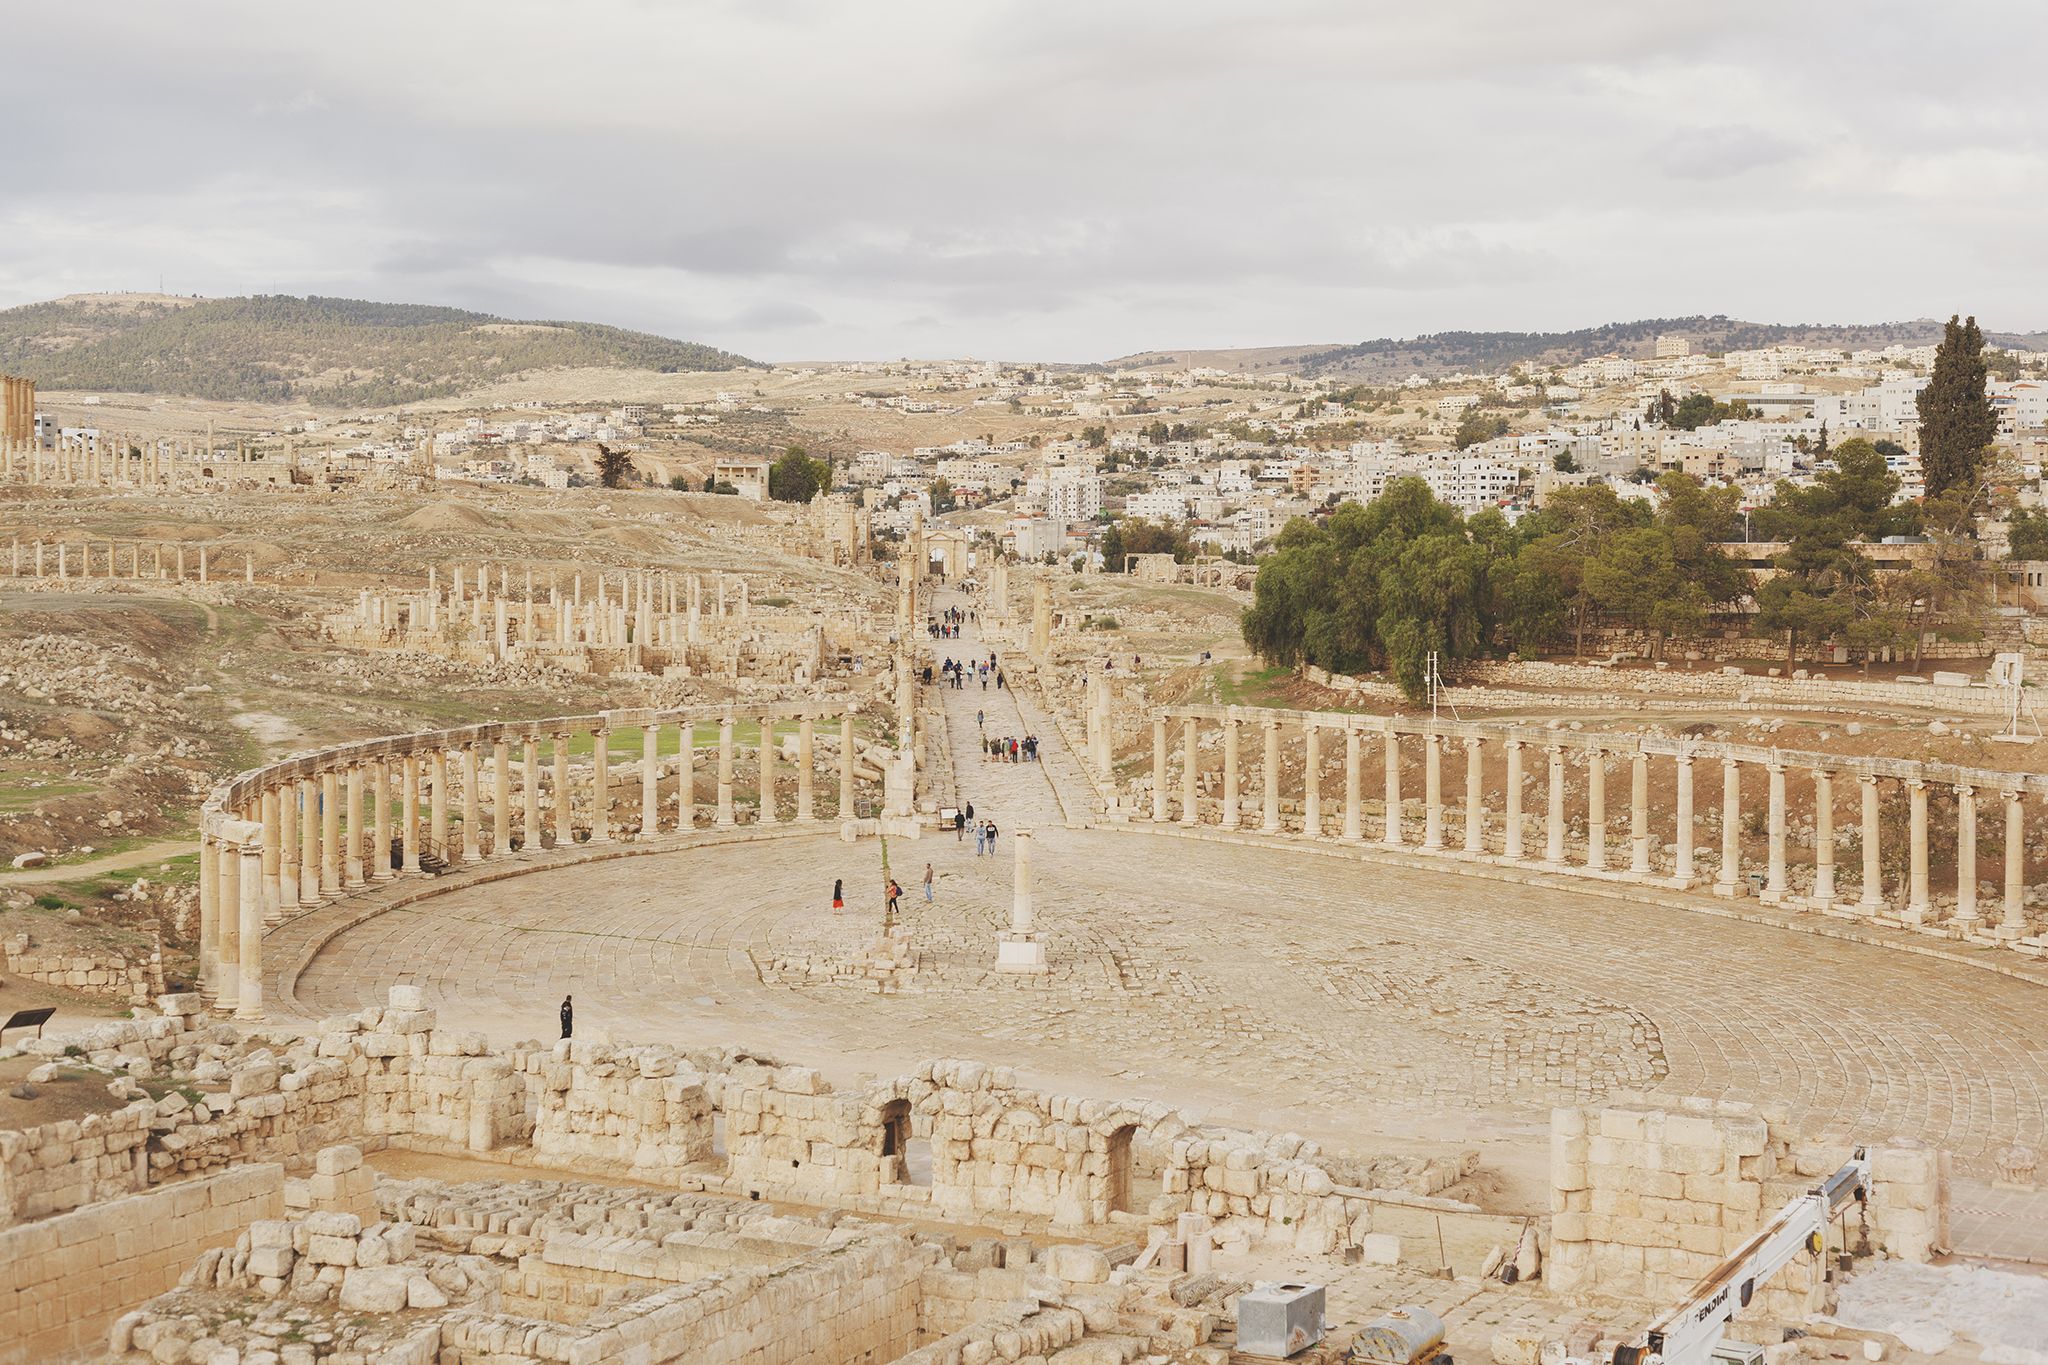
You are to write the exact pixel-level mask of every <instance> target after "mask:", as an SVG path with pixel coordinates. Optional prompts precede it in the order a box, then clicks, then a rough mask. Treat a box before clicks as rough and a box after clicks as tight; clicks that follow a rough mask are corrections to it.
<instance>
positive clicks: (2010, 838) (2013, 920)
mask: <svg viewBox="0 0 2048 1365" xmlns="http://www.w3.org/2000/svg"><path fill="white" fill-rule="evenodd" d="M2025 815H2026V812H2025V810H2024V808H2023V807H2022V805H2021V800H2020V790H2019V788H2017V787H2015V788H2013V789H2011V790H2010V791H2008V792H2006V794H2005V906H2004V909H2003V911H2002V913H2001V914H2000V916H1999V920H1998V936H1999V937H2000V938H2019V937H2021V936H2022V935H2024V934H2025V933H2026V932H2027V845H2026V828H2027V827H2026V822H2025Z"/></svg>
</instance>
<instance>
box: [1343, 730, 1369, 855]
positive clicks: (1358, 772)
mask: <svg viewBox="0 0 2048 1365" xmlns="http://www.w3.org/2000/svg"><path fill="white" fill-rule="evenodd" d="M1364 748H1365V741H1364V739H1363V738H1362V737H1361V736H1360V735H1359V733H1358V726H1357V725H1355V724H1353V723H1351V722H1350V721H1346V722H1345V723H1344V839H1345V841H1346V842H1347V843H1353V844H1355V843H1358V842H1359V841H1360V840H1362V839H1364V838H1365V790H1364V789H1365V774H1364V772H1363V771H1362V770H1363V767H1364V754H1363V752H1362V751H1363V749H1364Z"/></svg>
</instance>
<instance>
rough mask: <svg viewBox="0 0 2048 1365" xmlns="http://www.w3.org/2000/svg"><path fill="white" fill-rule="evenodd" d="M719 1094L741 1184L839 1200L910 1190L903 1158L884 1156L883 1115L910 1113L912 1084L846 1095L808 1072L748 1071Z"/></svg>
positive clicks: (733, 1169) (726, 1082) (732, 1166)
mask: <svg viewBox="0 0 2048 1365" xmlns="http://www.w3.org/2000/svg"><path fill="white" fill-rule="evenodd" d="M715 1088H716V1089H717V1091H718V1100H719V1107H720V1108H721V1109H722V1110H723V1111H724V1113H725V1150H726V1159H727V1162H728V1166H727V1169H728V1171H729V1172H730V1173H731V1175H732V1177H733V1178H734V1179H735V1180H739V1181H745V1182H759V1183H761V1184H764V1185H773V1186H777V1187H781V1188H785V1189H790V1190H795V1191H804V1192H809V1193H814V1194H817V1195H821V1196H827V1195H829V1196H839V1197H846V1196H854V1195H874V1194H879V1193H881V1191H882V1187H883V1186H884V1185H902V1184H903V1183H904V1180H905V1175H904V1163H903V1155H902V1153H900V1152H898V1153H894V1154H890V1155H884V1154H883V1148H884V1145H885V1143H884V1126H885V1113H884V1110H885V1108H886V1106H887V1105H888V1104H889V1103H890V1102H891V1101H894V1100H898V1099H903V1100H905V1110H906V1112H907V1111H908V1102H907V1096H908V1086H907V1085H905V1084H903V1083H900V1082H899V1083H894V1084H889V1085H883V1086H879V1087H876V1088H874V1089H872V1090H869V1091H867V1092H865V1093H862V1094H846V1095H841V1094H834V1093H833V1091H832V1087H831V1086H830V1085H828V1084H826V1082H825V1080H824V1078H823V1077H822V1076H820V1075H819V1074H818V1073H817V1072H816V1071H814V1070H811V1069H810V1068H808V1067H796V1066H784V1067H765V1066H742V1067H739V1068H736V1069H735V1070H734V1071H733V1072H732V1073H731V1074H730V1075H729V1076H727V1077H725V1078H724V1079H723V1081H722V1082H721V1083H719V1084H718V1085H716V1086H715Z"/></svg>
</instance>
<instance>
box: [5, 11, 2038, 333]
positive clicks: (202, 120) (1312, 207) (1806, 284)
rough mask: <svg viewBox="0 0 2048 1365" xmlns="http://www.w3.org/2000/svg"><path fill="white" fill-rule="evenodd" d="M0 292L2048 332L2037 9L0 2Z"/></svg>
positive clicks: (1382, 325) (819, 322) (743, 326)
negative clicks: (1946, 322)
mask: <svg viewBox="0 0 2048 1365" xmlns="http://www.w3.org/2000/svg"><path fill="white" fill-rule="evenodd" d="M0 20H4V22H5V26H6V32H7V33H8V34H9V47H10V48H11V49H12V50H13V52H14V54H15V57H14V58H13V59H11V60H10V61H9V63H8V73H7V76H6V79H5V80H4V81H0V128H6V129H7V130H8V136H7V141H6V147H7V153H6V162H7V165H8V171H7V174H6V176H5V177H4V178H0V306H13V305H16V304H21V303H28V302H34V301H37V300H41V299H46V298H53V297H56V296H59V295H63V294H69V293H80V292H94V291H102V290H154V289H156V288H158V287H159V283H161V286H162V288H164V289H165V290H167V291H169V292H172V293H180V294H204V295H215V296H218V295H232V294H246V293H290V294H327V295H341V296H346V297H355V298H370V299H378V300H383V301H389V302H405V303H435V304H445V305H452V306H456V307H464V308H474V309H478V310H481V311H485V312H490V313H496V314H501V315H504V316H509V317H520V318H576V319H582V320H588V321H597V322H607V323H613V324H616V325H619V326H625V327H634V328H640V329H644V330H648V331H654V332H660V333H663V334H665V335H669V336H676V337H682V338H686V339H689V340H696V341H704V342H708V343H710V344H712V345H716V346H722V347H725V348H727V349H730V350H734V351H738V352H740V353H742V354H745V355H748V356H751V357H754V358H757V359H764V360H770V361H777V360H800V359H814V360H815V359H853V358H869V359H885V358H894V357H899V356H975V357H979V358H985V359H986V358H999V359H1013V360H1052V361H1086V360H1104V359H1109V358H1112V357H1115V356H1119V355H1123V354H1127V353H1130V352H1134V351H1139V350H1154V349H1158V350H1173V349H1175V348H1193V347H1237V346H1259V345H1287V344H1301V343H1342V342H1351V341H1359V340H1364V339H1366V338H1370V337H1379V336H1408V335H1415V334H1419V333H1424V332H1437V331H1445V330H1453V329H1474V330H1495V329H1507V330H1532V331H1535V330H1542V331H1550V330H1562V329H1568V328H1573V327H1581V326H1591V325H1597V324H1599V323H1602V322H1609V321H1621V320H1633V319H1637V318H1645V317H1671V316H1682V315H1687V314H1694V313H1725V314H1728V315H1730V316H1733V317H1740V318H1747V319H1751V320H1756V321H1767V322H1793V323H1797V322H1877V321H1887V320H1895V319H1903V318H1912V317H1922V316H1940V317H1946V316H1947V315H1948V314H1950V313H1952V312H1957V311H1961V312H1965V313H1975V314H1976V315H1977V316H1978V317H1979V318H1980V319H1981V320H1982V321H1983V322H1984V323H1985V325H1986V327H1987V328H1991V329H1996V330H2034V329H2039V328H2048V270H2044V269H2043V268H2042V266H2043V256H2042V244H2043V242H2044V241H2048V232H2044V230H2043V227H2044V223H2048V101H2044V100H2042V99H2041V98H2040V96H2039V93H2038V90H2039V80H2040V75H2039V63H2040V58H2041V54H2042V53H2043V52H2044V51H2048V4H2042V3H2040V2H2039V0H2014V2H2013V3H2005V2H2004V0H1951V3H1946V4H1939V5H1936V4H1929V3H1926V0H1917V2H1916V3H1912V4H1898V3H1892V0H1845V2H1842V3H1837V2H1836V0H1772V2H1771V3H1750V2H1749V0H1720V3H1717V4H1713V5H1699V4H1683V5H1681V4H1674V3H1668V2H1667V0H1615V2H1613V3H1609V2H1608V0H1548V3H1528V2H1527V0H1517V2H1516V3H1505V4H1503V3H1473V2H1471V0H1410V3H1405V4H1386V3H1380V0H1329V2H1325V0H1258V2H1257V3H1247V0H1230V2H1229V3H1215V2H1213V0H1170V2H1167V3H1157V2H1155V0H1092V2H1091V3H1085V4H1083V3H1069V0H1023V2H1021V3H1013V2H1012V0H947V2H946V3H923V2H922V0H862V2H860V3H854V2H852V0H733V2H731V3H727V0H573V2H572V0H554V3H540V0H405V2H404V3H387V2H386V0H368V2H364V0H351V3H349V4H347V5H319V6H315V5H297V4H285V5H280V4H276V3H274V0H269V2H266V3H243V2H242V0H233V2H230V0H180V2H179V3H177V4H166V5H157V4H124V5H118V6H101V5H85V4H70V5H51V4H47V3H42V4H29V3H27V2H26V0H0Z"/></svg>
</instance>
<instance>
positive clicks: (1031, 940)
mask: <svg viewBox="0 0 2048 1365" xmlns="http://www.w3.org/2000/svg"><path fill="white" fill-rule="evenodd" d="M996 970H997V971H999V972H1043V971H1047V970H1050V969H1049V968H1048V967H1047V966H1046V965H1045V945H1044V944H1043V943H1041V942H1039V940H1038V935H1036V934H998V935H996Z"/></svg>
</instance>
